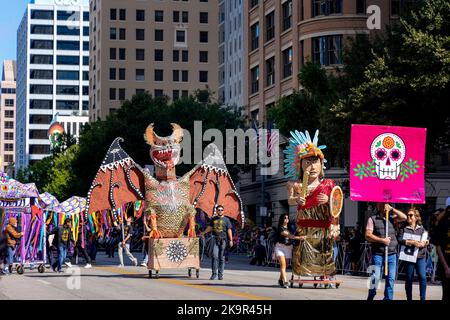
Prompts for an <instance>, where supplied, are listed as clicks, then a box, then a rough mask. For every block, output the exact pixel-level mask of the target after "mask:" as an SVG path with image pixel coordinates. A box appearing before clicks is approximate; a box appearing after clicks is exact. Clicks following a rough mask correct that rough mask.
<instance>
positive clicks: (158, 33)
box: [155, 29, 164, 41]
mask: <svg viewBox="0 0 450 320" xmlns="http://www.w3.org/2000/svg"><path fill="white" fill-rule="evenodd" d="M155 41H164V31H163V30H161V29H155Z"/></svg>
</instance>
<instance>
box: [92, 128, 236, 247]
mask: <svg viewBox="0 0 450 320" xmlns="http://www.w3.org/2000/svg"><path fill="white" fill-rule="evenodd" d="M172 130H173V131H172V134H171V135H170V136H168V137H160V136H158V135H157V134H156V133H155V131H154V125H153V124H150V125H149V126H148V127H147V129H146V131H145V134H144V138H145V141H146V142H147V144H148V145H150V158H151V159H152V160H153V163H154V165H155V174H156V178H154V177H153V176H152V175H151V174H150V171H149V170H148V169H147V168H142V167H140V166H139V165H138V164H137V163H135V162H134V161H133V159H131V157H130V156H129V155H128V154H127V153H126V152H125V151H124V150H123V149H122V148H121V146H120V142H121V141H123V139H122V138H116V139H115V140H114V142H113V143H112V145H111V147H110V148H109V150H108V152H107V154H106V156H105V158H104V160H103V162H102V164H101V167H100V169H99V171H98V172H97V175H96V177H95V179H94V182H93V183H92V185H91V188H90V190H89V192H88V204H87V210H86V212H87V213H89V214H90V213H93V212H105V211H107V210H109V212H111V213H112V214H113V215H115V220H116V221H117V220H118V218H119V216H118V214H117V211H118V208H120V207H121V206H122V205H124V204H126V203H130V202H136V201H138V200H144V202H145V204H144V211H145V215H146V217H149V218H150V227H151V233H150V235H149V238H151V239H158V238H178V237H181V236H182V234H183V231H184V230H185V228H186V226H188V236H189V237H195V216H196V212H197V210H202V211H203V212H206V213H207V214H208V216H209V217H211V216H212V215H213V214H214V212H215V208H216V206H217V205H219V204H221V205H223V206H224V207H225V214H226V215H227V216H228V217H230V218H232V219H234V220H236V221H237V222H238V223H241V224H242V222H243V221H244V214H243V211H242V201H241V199H240V197H239V195H238V193H237V191H236V187H235V185H234V183H233V181H232V180H231V177H230V175H229V173H228V170H227V168H226V166H225V163H224V161H223V157H222V154H221V153H220V151H219V150H218V149H217V147H216V146H215V145H214V144H210V145H209V146H208V147H207V148H206V149H205V152H204V154H208V155H207V156H206V157H205V159H204V160H203V161H202V162H201V163H199V164H198V165H197V166H195V167H194V168H193V169H192V170H191V171H189V172H188V173H186V174H185V175H184V176H182V177H181V178H177V176H176V171H175V167H176V165H177V164H178V162H179V160H180V153H181V142H182V139H183V129H182V128H181V127H180V126H179V125H177V124H172ZM196 209H197V210H196ZM100 217H101V216H100ZM105 220H108V219H106V216H105V219H103V223H105V222H106V221H105ZM122 221H123V218H122Z"/></svg>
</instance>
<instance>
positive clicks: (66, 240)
mask: <svg viewBox="0 0 450 320" xmlns="http://www.w3.org/2000/svg"><path fill="white" fill-rule="evenodd" d="M70 223H71V220H70V219H66V220H65V221H64V224H63V225H62V226H61V225H60V226H58V228H55V229H54V230H53V231H52V232H51V233H50V234H49V235H52V234H54V235H55V238H56V240H57V241H56V246H57V248H58V260H57V261H56V262H55V263H54V264H53V266H52V268H53V271H55V272H56V271H57V272H62V270H61V269H62V265H63V264H64V261H65V260H66V256H67V251H68V249H69V245H70V243H71V242H74V241H73V238H72V230H71V227H70ZM54 242H55V241H54V240H53V243H54ZM66 265H67V266H68V267H72V264H71V263H70V262H67V263H66Z"/></svg>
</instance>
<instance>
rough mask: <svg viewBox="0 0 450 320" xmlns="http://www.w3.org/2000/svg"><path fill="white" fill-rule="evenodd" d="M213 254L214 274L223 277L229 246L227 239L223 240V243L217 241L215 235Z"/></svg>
mask: <svg viewBox="0 0 450 320" xmlns="http://www.w3.org/2000/svg"><path fill="white" fill-rule="evenodd" d="M212 241H213V255H212V276H213V277H215V276H216V275H217V274H218V275H219V277H223V271H224V270H225V249H226V247H227V241H226V240H223V241H222V242H221V243H220V242H219V243H218V242H217V241H216V238H215V237H213V239H212Z"/></svg>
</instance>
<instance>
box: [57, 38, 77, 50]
mask: <svg viewBox="0 0 450 320" xmlns="http://www.w3.org/2000/svg"><path fill="white" fill-rule="evenodd" d="M56 48H57V49H58V50H71V51H79V50H80V42H79V41H62V40H58V42H57V43H56Z"/></svg>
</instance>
